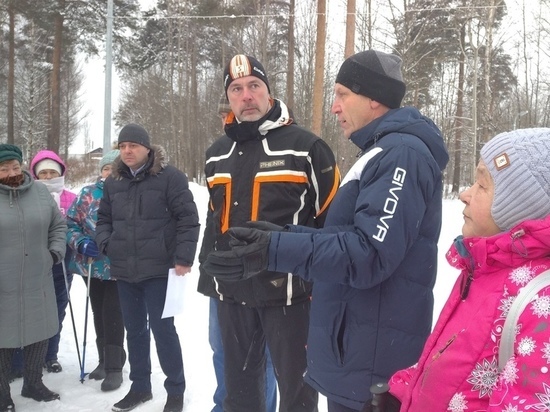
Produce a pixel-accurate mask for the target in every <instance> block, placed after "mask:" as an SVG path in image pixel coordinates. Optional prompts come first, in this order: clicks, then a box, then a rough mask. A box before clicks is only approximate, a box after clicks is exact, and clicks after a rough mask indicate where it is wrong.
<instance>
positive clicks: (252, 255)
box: [201, 227, 271, 282]
mask: <svg viewBox="0 0 550 412" xmlns="http://www.w3.org/2000/svg"><path fill="white" fill-rule="evenodd" d="M228 233H229V235H230V236H231V240H230V241H229V245H230V246H231V250H228V251H216V252H211V253H209V254H208V256H207V258H206V260H205V261H204V262H203V264H202V265H201V268H202V269H203V270H204V271H205V272H206V273H207V274H208V275H210V276H214V277H218V278H220V280H227V281H234V282H236V281H239V280H243V279H248V278H250V277H252V276H254V275H257V274H258V273H260V272H263V271H264V270H266V269H267V263H268V254H269V242H270V240H271V233H270V232H264V231H262V230H258V229H249V228H244V227H234V228H231V229H229V231H228Z"/></svg>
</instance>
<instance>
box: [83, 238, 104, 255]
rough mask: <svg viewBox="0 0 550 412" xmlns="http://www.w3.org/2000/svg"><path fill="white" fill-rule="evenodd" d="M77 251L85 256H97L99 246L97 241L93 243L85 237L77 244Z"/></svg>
mask: <svg viewBox="0 0 550 412" xmlns="http://www.w3.org/2000/svg"><path fill="white" fill-rule="evenodd" d="M78 253H80V254H81V255H84V256H87V257H91V258H95V257H97V256H99V248H98V247H97V243H95V241H93V240H92V239H89V238H86V239H84V240H83V241H82V242H80V243H79V244H78Z"/></svg>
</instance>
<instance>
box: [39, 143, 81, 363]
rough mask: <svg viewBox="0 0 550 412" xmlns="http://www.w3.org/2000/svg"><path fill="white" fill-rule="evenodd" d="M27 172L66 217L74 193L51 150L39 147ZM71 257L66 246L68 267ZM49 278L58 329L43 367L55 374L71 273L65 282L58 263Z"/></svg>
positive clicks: (61, 268) (71, 278) (70, 252)
mask: <svg viewBox="0 0 550 412" xmlns="http://www.w3.org/2000/svg"><path fill="white" fill-rule="evenodd" d="M30 169H31V170H30V172H31V174H32V175H33V177H34V178H35V179H37V180H38V181H40V182H41V183H43V184H45V185H46V187H47V188H48V190H49V192H50V194H51V195H52V197H53V198H54V200H55V201H56V203H57V206H59V210H60V212H61V214H62V215H63V217H66V216H67V210H69V207H71V204H72V203H73V201H74V199H75V198H76V195H75V194H74V193H73V192H71V191H69V190H67V189H66V188H65V170H66V167H65V163H64V162H63V160H62V159H61V158H60V157H59V156H58V155H57V153H55V152H52V151H51V150H41V151H39V152H38V153H37V154H36V156H34V158H33V159H32V160H31V167H30ZM71 256H72V250H71V249H70V248H69V247H68V246H67V248H66V254H65V266H68V264H69V261H70V259H71ZM52 272H53V281H54V286H55V297H56V300H57V311H58V315H59V331H58V332H57V334H56V335H54V336H53V337H51V338H50V341H49V344H48V352H47V353H46V359H45V364H44V367H45V368H46V369H47V371H48V372H53V373H58V372H61V370H62V369H63V368H62V366H61V364H60V363H59V361H58V359H57V352H58V351H59V340H60V335H61V328H62V326H63V319H64V318H65V310H66V308H67V305H68V303H69V295H68V291H67V287H69V288H70V287H71V283H72V280H73V274H72V273H67V285H66V284H65V275H64V273H63V266H62V264H61V263H58V264H57V265H53V267H52Z"/></svg>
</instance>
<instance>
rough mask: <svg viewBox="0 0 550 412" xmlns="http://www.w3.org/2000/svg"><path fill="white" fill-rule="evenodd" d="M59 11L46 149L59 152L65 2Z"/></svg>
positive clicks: (59, 4) (55, 26) (61, 2)
mask: <svg viewBox="0 0 550 412" xmlns="http://www.w3.org/2000/svg"><path fill="white" fill-rule="evenodd" d="M58 7H59V10H58V12H57V13H56V14H55V18H54V19H55V23H54V31H55V32H54V44H53V57H52V78H51V96H52V100H51V107H52V110H51V115H52V117H51V125H50V131H49V133H48V149H50V150H53V151H54V152H59V135H60V133H61V49H62V46H63V10H64V9H65V0H59V1H58Z"/></svg>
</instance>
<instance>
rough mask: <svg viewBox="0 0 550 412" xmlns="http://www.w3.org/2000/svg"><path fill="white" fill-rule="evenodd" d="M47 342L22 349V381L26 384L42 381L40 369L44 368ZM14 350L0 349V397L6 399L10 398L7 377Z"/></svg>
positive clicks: (43, 341)
mask: <svg viewBox="0 0 550 412" xmlns="http://www.w3.org/2000/svg"><path fill="white" fill-rule="evenodd" d="M47 347H48V340H47V339H46V340H42V341H40V342H36V343H33V344H31V345H27V346H25V347H23V355H24V357H25V366H24V368H23V379H24V382H25V383H27V384H31V385H32V384H36V383H38V382H40V381H42V368H43V367H44V357H45V356H46V348H47ZM14 352H15V349H13V348H7V349H4V348H3V349H0V397H1V398H8V397H9V396H10V384H9V375H10V369H11V368H10V367H11V363H12V357H13V353H14Z"/></svg>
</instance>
